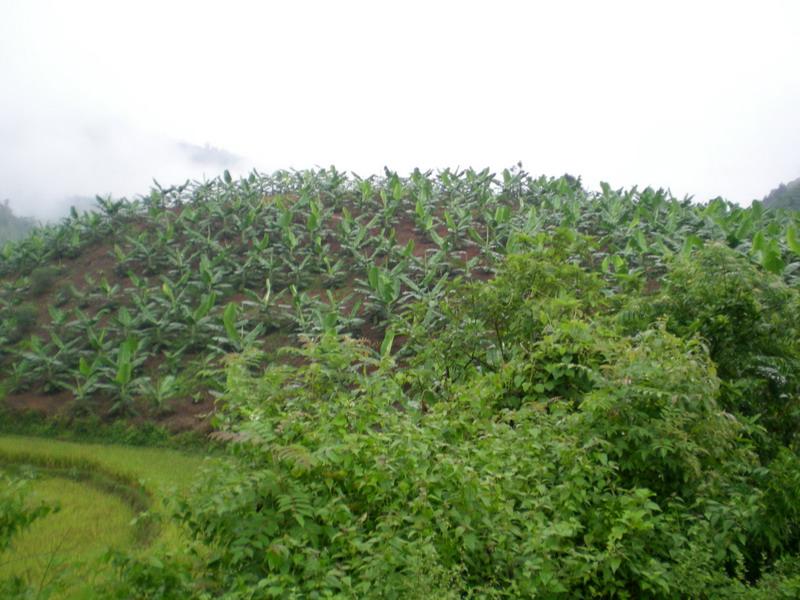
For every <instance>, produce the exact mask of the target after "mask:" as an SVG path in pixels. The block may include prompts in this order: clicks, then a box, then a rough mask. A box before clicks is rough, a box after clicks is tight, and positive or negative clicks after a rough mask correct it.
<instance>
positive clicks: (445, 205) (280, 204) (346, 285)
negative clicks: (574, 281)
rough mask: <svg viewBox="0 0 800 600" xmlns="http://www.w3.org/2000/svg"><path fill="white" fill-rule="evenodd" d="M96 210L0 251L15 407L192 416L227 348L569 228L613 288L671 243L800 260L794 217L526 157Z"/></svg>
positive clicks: (419, 290) (269, 357)
mask: <svg viewBox="0 0 800 600" xmlns="http://www.w3.org/2000/svg"><path fill="white" fill-rule="evenodd" d="M98 208H99V210H98V211H97V212H91V213H80V214H79V213H77V212H74V213H73V214H72V215H71V216H70V217H68V218H67V219H65V220H63V221H62V222H61V223H60V224H59V225H56V226H51V227H45V228H42V229H38V230H36V231H35V232H34V233H33V234H32V235H31V236H30V237H28V238H27V239H25V240H24V241H22V242H19V243H17V244H13V245H10V246H7V247H6V248H5V249H4V251H3V255H2V257H1V258H0V277H1V278H2V279H1V280H0V285H2V288H0V338H1V339H2V340H3V344H2V354H0V377H2V385H3V387H4V389H5V390H6V403H7V405H8V406H9V407H11V408H12V409H15V410H24V409H34V410H39V411H44V412H45V413H46V414H48V415H56V414H60V415H68V416H69V415H73V416H79V415H86V414H97V415H100V416H103V417H107V416H112V417H120V416H138V418H140V419H141V418H147V419H151V420H156V421H158V422H162V423H164V424H166V425H167V426H169V427H170V428H172V429H185V428H204V427H206V425H205V424H206V423H207V419H203V415H208V414H209V413H210V411H211V409H212V406H213V398H214V396H215V395H216V393H218V392H219V391H221V390H222V388H223V383H224V380H225V377H224V370H223V368H222V367H223V362H224V357H225V356H226V355H227V354H228V353H231V352H237V351H241V350H243V349H245V348H248V349H251V350H258V351H260V352H262V353H263V354H262V355H261V358H260V359H259V360H260V362H261V364H269V363H270V362H271V361H273V360H275V358H276V356H275V351H276V350H278V349H279V348H280V347H282V346H284V345H297V343H298V341H299V340H301V339H302V338H303V336H314V335H319V334H321V333H323V332H326V331H335V332H337V333H348V334H350V335H353V336H354V337H360V338H365V339H367V340H369V341H370V343H371V344H372V345H373V347H375V348H378V347H379V346H380V344H381V343H382V342H383V340H384V339H385V334H386V331H387V329H388V328H391V327H394V329H397V327H395V326H394V325H393V324H395V323H396V322H397V321H398V319H399V316H400V315H401V314H402V313H403V311H404V309H405V307H407V306H409V305H411V304H412V303H415V302H416V303H419V302H424V303H427V304H428V305H435V304H436V302H438V301H439V300H440V299H441V298H442V297H443V295H444V293H445V291H446V290H447V288H448V286H449V285H450V282H452V281H453V280H455V279H462V280H465V281H471V280H485V279H487V278H489V277H491V276H492V274H493V273H494V272H495V269H496V267H497V265H498V262H499V261H500V260H501V259H502V257H504V256H506V255H507V254H509V253H513V252H515V251H516V249H517V248H522V247H526V246H527V245H529V244H531V243H536V244H538V243H541V242H540V241H535V240H540V239H541V238H542V236H545V238H546V237H548V236H550V235H552V234H553V232H555V231H558V230H560V229H564V228H571V229H572V230H574V231H575V232H578V233H581V234H589V235H592V236H594V238H595V240H596V247H595V250H594V251H593V256H594V260H596V261H597V264H598V266H599V267H600V268H601V270H602V271H603V273H605V277H607V278H611V279H613V280H614V281H615V282H617V283H616V285H618V286H621V287H623V286H624V287H639V288H642V289H644V290H653V289H656V288H657V287H658V283H659V280H660V277H661V276H662V275H663V273H664V269H665V267H664V263H665V261H667V260H669V258H670V257H671V256H674V255H676V254H685V253H686V252H689V251H690V250H691V249H692V248H694V247H699V246H702V245H703V244H705V243H708V242H712V241H722V242H724V243H725V244H726V245H728V246H730V247H732V248H735V249H736V250H737V251H738V252H741V253H742V254H745V255H747V256H749V257H751V258H752V259H753V260H755V261H756V262H758V263H760V264H762V265H763V266H764V267H765V268H766V269H768V270H770V271H772V272H775V273H779V274H782V275H783V276H784V278H785V279H786V280H787V281H789V282H795V281H796V280H797V277H798V276H800V273H798V272H797V270H796V268H797V262H796V259H797V255H796V252H797V250H798V246H797V239H796V222H797V221H796V219H795V220H794V221H791V220H788V221H787V220H785V219H783V217H779V216H777V215H774V214H772V213H762V212H761V211H759V210H758V208H757V207H754V208H753V209H749V210H744V209H741V208H738V207H736V206H733V205H730V204H725V203H724V202H722V201H715V202H712V203H711V204H709V205H708V206H698V205H691V204H689V203H687V202H681V201H678V200H675V199H673V198H670V197H669V196H668V195H667V194H665V193H664V192H662V191H654V190H651V189H647V190H642V191H639V190H636V189H634V190H629V191H624V190H612V189H610V188H609V187H605V188H604V189H603V191H602V192H601V193H589V192H587V191H585V190H583V189H582V188H581V186H580V183H579V182H578V181H576V180H574V179H573V178H570V177H565V178H561V179H547V178H538V179H537V178H531V177H530V176H529V175H528V174H526V173H524V172H522V171H519V170H510V171H505V172H504V173H503V174H502V175H501V177H499V178H495V177H494V176H493V174H491V173H489V172H488V171H482V172H476V171H466V172H461V173H455V172H451V171H443V172H440V173H438V174H432V173H431V172H428V173H421V172H418V171H417V172H415V173H413V174H411V176H409V177H407V178H401V177H399V176H398V175H397V174H395V173H392V172H389V171H387V172H386V175H385V176H384V177H380V178H379V177H370V178H366V179H362V178H357V177H356V178H348V177H347V176H345V175H344V174H342V173H339V172H337V171H336V170H335V169H329V170H320V171H317V172H278V173H275V174H273V175H261V174H257V173H253V174H252V175H251V176H250V177H248V178H246V179H243V180H240V181H232V180H231V179H230V178H229V177H227V176H226V178H224V179H223V178H221V179H218V180H214V181H210V182H206V183H194V184H187V185H184V186H181V187H178V188H170V189H169V190H164V189H160V188H154V189H153V190H151V192H150V193H149V195H147V196H144V197H141V198H139V199H136V200H133V201H126V200H111V199H109V200H103V199H100V200H99V207H98ZM793 223H794V224H793ZM532 240H534V241H533V242H532ZM400 341H402V339H401V338H398V344H397V346H401V344H400V343H399V342H400ZM395 349H397V347H396V348H395Z"/></svg>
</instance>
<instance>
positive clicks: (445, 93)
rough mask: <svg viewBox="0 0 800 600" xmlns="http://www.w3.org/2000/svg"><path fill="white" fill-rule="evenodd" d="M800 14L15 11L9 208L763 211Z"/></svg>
mask: <svg viewBox="0 0 800 600" xmlns="http://www.w3.org/2000/svg"><path fill="white" fill-rule="evenodd" d="M798 23H800V2H797V1H794V0H786V1H770V0H758V1H752V2H735V1H730V0H728V1H720V2H716V1H702V0H693V1H690V2H682V1H676V0H671V1H669V2H666V1H664V2H649V1H644V0H638V1H631V2H622V1H612V0H604V1H602V2H600V1H586V2H581V1H563V0H562V1H559V2H555V1H553V2H522V1H521V2H503V1H498V0H492V1H491V2H489V1H485V2H466V1H463V0H462V1H459V2H436V1H435V0H429V1H427V2H415V1H408V0H406V1H403V2H388V1H386V2H379V1H372V2H345V1H336V2H333V1H327V2H325V1H320V2H310V1H296V0H293V1H291V2H288V1H286V2H243V1H240V2H239V1H230V0H229V1H227V2H200V1H197V0H195V1H187V2H178V1H169V0H160V1H158V2H151V1H143V0H137V1H136V2H123V1H114V2H109V1H96V2H94V1H79V0H70V1H69V2H66V1H62V2H58V1H52V2H47V1H35V0H0V199H2V198H6V197H7V198H10V199H11V202H12V205H13V206H14V207H15V209H17V211H18V212H21V213H29V214H30V213H36V211H37V210H38V211H39V213H38V214H41V212H42V211H43V210H45V207H47V206H49V204H48V203H52V202H53V201H54V200H56V199H58V198H63V197H65V196H70V195H75V194H95V193H109V192H110V193H113V194H115V195H123V194H128V195H130V194H136V193H145V192H147V189H148V187H149V185H150V179H151V177H156V178H158V179H159V181H161V182H162V183H164V184H167V183H176V182H181V181H182V180H183V179H185V178H187V177H192V178H194V177H202V176H203V174H205V175H207V176H208V177H213V176H215V175H217V174H218V173H219V171H220V170H221V168H222V167H219V168H217V167H216V166H215V165H208V164H206V165H204V166H202V165H197V164H195V163H193V162H192V161H190V160H189V159H188V158H187V157H186V155H185V153H181V152H179V151H178V150H176V143H177V142H186V143H190V144H197V145H204V144H211V145H213V146H216V147H219V148H224V149H225V150H228V151H230V152H233V153H235V154H238V155H240V156H242V157H245V160H244V161H243V162H242V163H241V165H240V168H239V169H231V170H232V171H236V170H239V171H242V170H247V169H249V168H252V167H256V168H258V169H259V170H264V171H272V170H275V169H279V168H290V167H294V168H305V167H313V166H315V165H316V166H327V165H330V164H334V165H336V166H337V168H339V169H341V170H348V171H355V172H357V173H359V174H361V175H367V174H371V173H376V172H380V171H382V168H383V166H384V165H387V166H389V167H390V168H392V169H396V170H399V171H401V172H407V171H409V170H410V169H413V168H414V167H416V166H419V167H420V168H422V169H426V168H439V167H445V166H458V165H460V166H462V167H464V166H473V167H476V168H481V167H483V166H490V167H492V168H495V169H502V168H503V167H507V166H510V165H512V164H514V163H516V162H517V161H522V163H523V166H524V167H525V168H526V170H528V171H530V172H532V173H534V174H547V175H554V176H557V175H561V174H563V173H565V172H568V173H571V174H573V175H580V176H582V177H583V180H584V182H585V183H586V184H587V185H588V186H590V187H595V186H596V185H597V184H598V182H599V181H601V180H603V181H608V182H610V183H611V184H612V185H613V186H618V187H621V186H630V185H639V186H646V185H651V186H654V187H669V188H671V190H672V192H673V193H674V194H676V195H679V196H683V195H685V194H691V195H693V196H694V197H695V199H696V200H700V201H705V200H708V199H710V198H713V197H715V196H718V195H721V196H723V197H726V198H728V199H730V200H732V201H735V202H739V203H742V204H748V203H749V202H750V201H751V200H752V199H753V198H760V197H761V196H763V195H764V194H765V193H766V192H768V191H769V190H770V189H771V188H772V187H775V186H776V185H777V184H778V183H779V182H781V181H788V180H790V179H794V178H796V177H800V63H799V62H798V60H799V59H800V38H798V33H797V32H798V29H797V28H798Z"/></svg>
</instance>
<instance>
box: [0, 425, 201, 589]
mask: <svg viewBox="0 0 800 600" xmlns="http://www.w3.org/2000/svg"><path fill="white" fill-rule="evenodd" d="M204 461H205V459H204V457H203V456H200V455H192V454H188V453H183V452H177V451H174V450H165V449H156V448H133V447H126V446H114V445H101V444H78V443H74V442H61V441H57V440H50V439H42V438H33V437H21V436H0V467H3V468H5V469H7V470H10V471H12V472H17V473H22V474H24V475H26V476H28V477H32V482H31V485H30V493H31V495H30V497H29V501H30V502H32V503H38V502H44V503H46V504H48V505H51V506H57V507H58V510H56V511H55V512H52V513H50V514H48V515H47V516H45V517H44V518H42V519H40V520H38V521H36V522H35V523H34V524H33V525H32V527H31V528H30V529H28V530H26V531H25V532H24V533H23V534H21V535H20V536H18V537H16V538H15V539H14V541H13V544H12V545H11V547H10V548H8V549H7V550H6V551H5V552H4V553H2V554H0V579H2V578H3V577H11V576H18V577H22V578H23V579H24V580H25V581H27V582H29V584H30V585H31V588H32V589H33V590H38V591H45V590H48V589H56V590H60V591H61V593H67V594H68V595H70V596H72V595H73V594H75V595H80V593H81V590H82V589H83V588H86V590H91V589H93V587H94V586H96V585H97V583H98V581H101V580H102V577H103V576H104V575H106V574H107V573H108V569H109V567H108V563H107V561H104V560H103V557H104V555H105V554H106V552H107V551H109V550H111V549H116V550H123V551H133V552H136V553H138V552H142V553H149V552H154V551H157V549H159V548H160V549H168V548H175V547H178V546H179V544H180V542H181V541H182V538H181V533H180V532H179V530H178V528H177V527H176V525H175V524H174V523H173V522H171V521H170V520H169V519H164V518H163V517H164V516H165V508H166V507H165V504H164V502H165V501H166V500H168V499H175V498H176V497H178V496H180V495H181V494H183V493H184V492H185V491H186V490H187V489H188V488H189V486H190V484H191V483H192V481H194V480H195V479H196V478H197V475H198V472H199V470H200V469H201V468H202V467H203V463H204ZM142 511H148V512H150V513H153V514H154V515H161V518H152V519H149V520H145V521H144V522H142V521H141V519H140V523H134V519H136V518H137V517H140V514H141V512H142ZM87 593H89V592H88V591H87Z"/></svg>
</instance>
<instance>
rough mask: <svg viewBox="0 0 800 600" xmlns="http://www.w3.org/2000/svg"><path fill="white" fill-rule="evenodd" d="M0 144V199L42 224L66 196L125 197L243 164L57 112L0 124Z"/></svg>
mask: <svg viewBox="0 0 800 600" xmlns="http://www.w3.org/2000/svg"><path fill="white" fill-rule="evenodd" d="M6 114H8V113H6ZM0 140H2V143H0V199H5V198H8V199H9V200H10V203H11V206H12V209H13V210H14V211H15V213H17V214H21V215H30V216H35V217H37V218H39V219H45V220H46V219H52V218H58V217H60V216H62V215H63V214H64V212H65V210H67V209H68V203H67V202H66V200H67V199H68V198H70V197H74V196H90V197H94V196H95V195H97V194H99V195H106V194H112V195H114V196H117V197H119V196H132V195H135V194H141V193H145V192H146V191H147V190H148V189H149V187H150V185H151V184H152V179H153V178H155V179H157V180H158V181H159V183H161V184H163V185H170V184H174V183H182V182H183V181H185V180H186V179H204V178H213V177H216V176H218V175H219V174H220V173H221V172H222V170H223V169H226V168H227V169H231V170H233V171H234V172H243V171H245V170H246V168H247V167H248V165H247V163H246V161H245V160H244V159H243V158H242V157H240V156H237V155H236V154H234V153H232V152H229V151H227V150H222V149H219V148H215V147H213V146H211V145H208V144H206V145H204V146H200V145H196V144H192V143H188V142H185V141H178V140H174V139H171V138H169V137H168V136H166V135H160V134H157V133H152V132H148V131H145V130H142V129H140V128H137V127H135V126H133V125H131V124H130V123H128V122H126V121H125V120H123V119H120V118H113V117H108V116H98V115H88V114H84V113H82V112H81V111H77V110H66V109H63V108H62V109H61V110H58V111H53V110H50V111H47V112H40V113H38V114H36V115H31V114H30V113H27V114H26V115H25V116H23V118H20V119H14V120H10V119H2V120H0Z"/></svg>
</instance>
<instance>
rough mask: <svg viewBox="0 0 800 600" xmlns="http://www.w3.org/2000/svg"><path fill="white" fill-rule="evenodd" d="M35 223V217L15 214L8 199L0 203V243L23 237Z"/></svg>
mask: <svg viewBox="0 0 800 600" xmlns="http://www.w3.org/2000/svg"><path fill="white" fill-rule="evenodd" d="M36 225H37V222H36V219H34V218H32V217H18V216H16V215H15V214H14V211H12V210H11V206H9V204H8V199H6V200H4V201H3V202H2V203H0V244H4V243H6V242H10V241H13V240H18V239H21V238H23V237H25V236H26V235H28V233H29V232H30V230H31V229H33V228H34V227H36Z"/></svg>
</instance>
